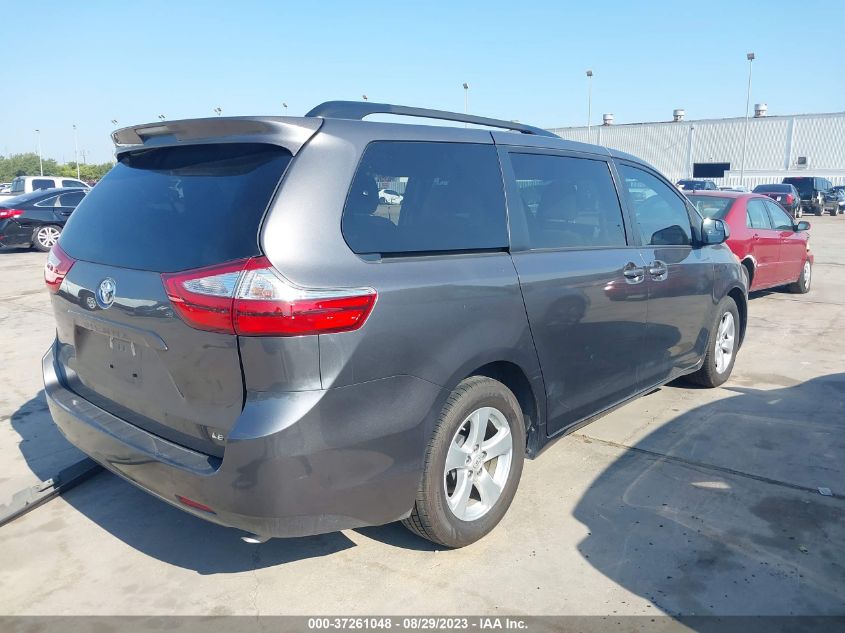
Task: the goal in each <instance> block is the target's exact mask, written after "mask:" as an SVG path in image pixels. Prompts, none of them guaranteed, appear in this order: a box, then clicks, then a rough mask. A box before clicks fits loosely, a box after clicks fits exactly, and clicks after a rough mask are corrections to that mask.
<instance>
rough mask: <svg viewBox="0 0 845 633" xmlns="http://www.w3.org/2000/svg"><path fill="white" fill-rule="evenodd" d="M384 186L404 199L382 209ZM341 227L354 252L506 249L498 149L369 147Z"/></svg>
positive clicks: (410, 144) (438, 145) (381, 143)
mask: <svg viewBox="0 0 845 633" xmlns="http://www.w3.org/2000/svg"><path fill="white" fill-rule="evenodd" d="M97 186H98V187H99V185H97ZM379 189H391V190H393V191H397V192H401V195H402V200H401V202H400V203H399V204H393V205H383V204H380V203H379V196H378V191H379ZM341 226H342V231H343V236H344V238H345V239H346V242H347V244H349V247H350V248H351V249H352V250H353V251H354V252H356V253H393V254H398V253H413V252H438V251H454V250H478V249H496V248H504V247H506V246H507V245H508V232H507V218H506V214H505V199H504V192H503V188H502V176H501V171H500V170H499V160H498V157H497V155H496V150H495V148H494V147H493V146H491V145H473V144H461V143H427V142H404V141H403V142H398V141H377V142H374V143H370V145H368V146H367V149H366V150H365V151H364V155H363V157H362V158H361V163H360V164H359V166H358V170H357V172H356V174H355V177H354V179H353V181H352V186H351V188H350V190H349V195H348V197H347V199H346V204H345V206H344V208H343V219H342V223H341Z"/></svg>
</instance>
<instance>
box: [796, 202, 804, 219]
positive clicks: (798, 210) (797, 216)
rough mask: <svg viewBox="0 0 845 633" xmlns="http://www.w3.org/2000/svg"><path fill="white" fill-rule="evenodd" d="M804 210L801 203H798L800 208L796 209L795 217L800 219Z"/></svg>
mask: <svg viewBox="0 0 845 633" xmlns="http://www.w3.org/2000/svg"><path fill="white" fill-rule="evenodd" d="M803 212H804V210H803V209H802V208H801V205H800V204H799V205H798V208H797V209H795V218H796V219H798V218H800V217H801V215H802V214H803Z"/></svg>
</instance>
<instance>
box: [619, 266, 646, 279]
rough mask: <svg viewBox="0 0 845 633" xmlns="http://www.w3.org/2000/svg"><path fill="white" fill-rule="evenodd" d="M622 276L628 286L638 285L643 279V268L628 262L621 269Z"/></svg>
mask: <svg viewBox="0 0 845 633" xmlns="http://www.w3.org/2000/svg"><path fill="white" fill-rule="evenodd" d="M622 275H623V276H624V277H625V281H627V282H628V283H629V284H638V283H641V282H642V281H643V280H644V279H645V268H643V267H642V266H637V265H636V264H635V263H634V262H628V263H627V264H625V266H624V267H623V268H622Z"/></svg>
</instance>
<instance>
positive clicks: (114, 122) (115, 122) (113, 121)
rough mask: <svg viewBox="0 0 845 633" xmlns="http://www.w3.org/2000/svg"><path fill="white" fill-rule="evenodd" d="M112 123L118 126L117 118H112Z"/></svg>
mask: <svg viewBox="0 0 845 633" xmlns="http://www.w3.org/2000/svg"><path fill="white" fill-rule="evenodd" d="M111 124H112V125H113V126H115V127H117V119H112V120H111Z"/></svg>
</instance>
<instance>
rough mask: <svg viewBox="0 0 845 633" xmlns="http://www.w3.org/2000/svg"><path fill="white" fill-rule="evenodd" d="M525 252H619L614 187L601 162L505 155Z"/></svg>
mask: <svg viewBox="0 0 845 633" xmlns="http://www.w3.org/2000/svg"><path fill="white" fill-rule="evenodd" d="M511 163H512V164H513V170H514V174H515V176H516V183H517V186H518V188H519V193H520V196H521V198H522V206H523V209H524V210H525V215H526V222H527V224H528V235H529V246H530V248H567V247H575V248H578V247H595V246H625V244H626V242H625V226H624V222H623V220H622V208H621V207H620V205H619V198H618V197H617V195H616V187H615V186H614V184H613V177H612V176H611V174H610V167H609V166H608V164H607V163H606V162H605V161H602V160H592V159H586V158H571V157H568V156H550V155H547V154H511Z"/></svg>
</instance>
